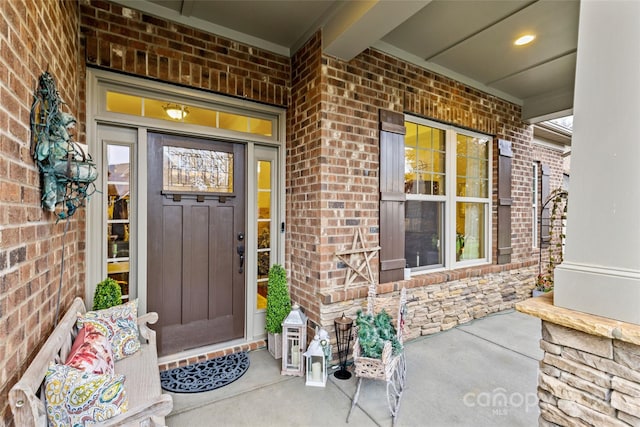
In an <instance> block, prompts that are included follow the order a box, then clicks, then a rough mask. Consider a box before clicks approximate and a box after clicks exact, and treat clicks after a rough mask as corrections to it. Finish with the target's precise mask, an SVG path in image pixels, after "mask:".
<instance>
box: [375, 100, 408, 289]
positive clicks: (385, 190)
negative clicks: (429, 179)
mask: <svg viewBox="0 0 640 427" xmlns="http://www.w3.org/2000/svg"><path fill="white" fill-rule="evenodd" d="M405 133H406V130H405V127H404V114H402V113H396V112H393V111H386V110H380V283H387V282H392V281H394V280H402V279H403V278H404V267H405V265H406V260H405V257H404V202H405V194H404V135H405Z"/></svg>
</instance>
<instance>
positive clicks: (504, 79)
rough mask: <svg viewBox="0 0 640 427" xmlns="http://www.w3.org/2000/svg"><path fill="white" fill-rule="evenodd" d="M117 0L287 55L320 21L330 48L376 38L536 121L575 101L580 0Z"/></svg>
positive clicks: (352, 50)
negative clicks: (526, 37) (521, 41)
mask: <svg viewBox="0 0 640 427" xmlns="http://www.w3.org/2000/svg"><path fill="white" fill-rule="evenodd" d="M115 1H116V2H117V3H121V4H124V5H127V6H129V7H132V8H135V9H140V10H143V11H145V12H147V13H150V14H154V15H158V16H161V17H164V18H167V19H171V20H174V21H177V22H181V23H183V24H187V25H191V26H194V27H198V28H201V29H204V30H207V31H211V32H214V33H217V34H220V35H223V36H226V37H230V38H232V39H235V40H238V41H241V42H246V43H249V44H252V45H255V46H258V47H261V48H264V49H268V50H271V51H274V52H277V53H280V54H284V55H291V54H293V53H294V52H295V51H296V50H297V49H298V48H299V47H300V46H301V45H302V44H303V43H304V42H305V41H306V40H307V39H308V37H309V36H310V35H311V34H313V32H315V31H316V30H317V29H319V28H322V30H323V44H324V46H323V47H324V50H325V52H326V53H327V54H329V55H333V56H336V57H339V58H341V59H344V60H350V59H352V58H353V57H355V56H356V55H357V54H358V53H360V52H362V51H363V50H364V49H366V48H367V47H370V46H372V47H375V48H377V49H380V50H382V51H385V52H387V53H389V54H392V55H394V56H396V57H399V58H402V59H405V60H407V61H410V62H412V63H415V64H417V65H420V66H422V67H425V68H427V69H430V70H432V71H435V72H438V73H441V74H444V75H447V76H449V77H452V78H455V79H457V80H460V81H462V82H464V83H466V84H468V85H470V86H473V87H475V88H478V89H480V90H483V91H486V92H489V93H492V94H494V95H497V96H500V97H502V98H506V99H507V100H510V101H512V102H516V103H518V104H520V105H522V107H523V117H522V118H523V120H525V121H528V122H538V121H542V120H547V119H550V118H556V117H561V116H566V115H569V114H571V112H572V108H573V87H574V76H575V63H576V52H577V41H578V13H579V1H578V0H566V1H559V0H536V1H532V0H482V1H478V0H455V1H453V0H361V1H360V0H359V1H353V0H352V1H344V0H298V1H294V0H235V1H233V0H115ZM525 33H533V34H535V35H536V39H535V40H534V41H533V42H532V43H530V44H529V45H526V46H521V47H517V46H514V44H513V42H514V40H515V39H516V38H517V37H518V36H521V35H523V34H525Z"/></svg>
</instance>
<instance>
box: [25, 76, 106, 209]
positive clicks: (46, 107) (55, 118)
mask: <svg viewBox="0 0 640 427" xmlns="http://www.w3.org/2000/svg"><path fill="white" fill-rule="evenodd" d="M63 104H64V102H63V101H62V99H60V95H59V94H58V90H57V89H56V84H55V81H54V79H53V77H52V76H51V74H49V72H48V71H47V72H45V73H43V74H42V75H41V76H40V79H39V81H38V88H37V89H36V91H35V93H34V100H33V104H32V105H31V154H32V156H33V158H34V159H35V161H36V164H37V165H38V168H39V169H40V177H41V184H42V207H43V208H44V209H46V210H48V211H49V212H56V215H57V217H58V219H65V218H68V217H70V216H72V215H73V214H74V213H75V212H76V210H77V208H78V207H81V206H84V204H85V200H88V198H89V196H91V194H93V193H94V192H95V186H94V185H93V181H95V180H96V178H97V177H98V170H97V168H96V165H95V163H94V162H93V161H92V159H91V156H89V155H88V154H87V153H85V150H83V148H82V146H81V145H80V144H79V143H77V142H75V141H72V140H71V135H70V131H71V129H72V128H73V127H74V126H75V123H76V119H75V117H73V115H71V114H68V113H65V112H63V111H62V110H61V109H60V108H61V106H62V105H63Z"/></svg>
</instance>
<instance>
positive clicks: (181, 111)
mask: <svg viewBox="0 0 640 427" xmlns="http://www.w3.org/2000/svg"><path fill="white" fill-rule="evenodd" d="M162 108H163V109H164V111H165V113H167V116H169V117H171V118H172V119H173V120H182V119H184V118H185V117H187V114H189V109H188V108H187V107H185V106H184V105H178V104H171V103H169V104H167V105H163V106H162Z"/></svg>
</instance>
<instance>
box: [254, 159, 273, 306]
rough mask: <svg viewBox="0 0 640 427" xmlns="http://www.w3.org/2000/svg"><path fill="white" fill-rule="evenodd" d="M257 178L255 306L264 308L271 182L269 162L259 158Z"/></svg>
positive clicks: (269, 243) (268, 265)
mask: <svg viewBox="0 0 640 427" xmlns="http://www.w3.org/2000/svg"><path fill="white" fill-rule="evenodd" d="M256 178H257V181H258V182H257V190H256V191H257V209H258V224H257V226H258V247H257V255H258V268H257V278H256V286H257V289H256V290H257V293H256V308H257V309H258V310H263V309H265V308H266V302H267V300H266V298H267V282H268V279H269V267H270V265H271V246H272V241H271V228H272V224H273V219H272V218H271V202H272V195H273V194H272V191H271V189H272V184H271V162H269V161H265V160H259V161H258V162H257V164H256Z"/></svg>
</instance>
